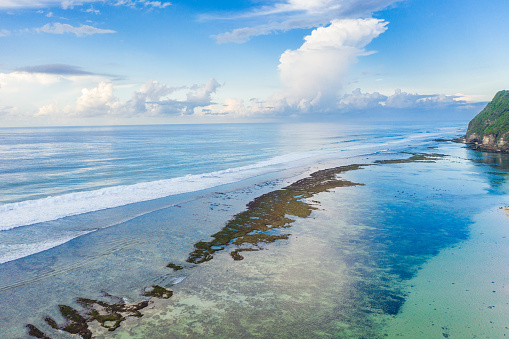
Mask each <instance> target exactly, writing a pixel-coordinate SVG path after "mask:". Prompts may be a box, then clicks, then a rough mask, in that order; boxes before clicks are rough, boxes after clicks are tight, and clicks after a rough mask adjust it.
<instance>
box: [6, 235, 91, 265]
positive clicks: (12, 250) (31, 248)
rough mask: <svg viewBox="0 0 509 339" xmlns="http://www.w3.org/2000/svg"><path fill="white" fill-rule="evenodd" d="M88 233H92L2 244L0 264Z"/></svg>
mask: <svg viewBox="0 0 509 339" xmlns="http://www.w3.org/2000/svg"><path fill="white" fill-rule="evenodd" d="M90 232H93V231H82V232H73V233H72V234H69V233H68V234H67V235H63V236H60V237H58V239H52V240H50V241H44V242H38V243H31V244H12V245H10V244H2V245H0V264H3V263H6V262H8V261H13V260H16V259H19V258H24V257H26V256H29V255H32V254H35V253H39V252H42V251H46V250H49V249H50V248H53V247H57V246H59V245H62V244H64V243H66V242H68V241H71V240H72V239H74V238H77V237H80V236H82V235H85V234H88V233H90Z"/></svg>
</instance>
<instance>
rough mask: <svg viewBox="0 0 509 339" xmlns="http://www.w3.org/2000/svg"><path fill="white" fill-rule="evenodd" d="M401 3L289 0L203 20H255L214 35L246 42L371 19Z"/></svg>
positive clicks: (388, 0) (387, 0)
mask: <svg viewBox="0 0 509 339" xmlns="http://www.w3.org/2000/svg"><path fill="white" fill-rule="evenodd" d="M399 1H401V0H369V1H366V0H288V1H285V2H278V3H276V4H274V5H272V6H263V7H261V8H258V9H254V10H252V11H250V12H247V13H242V14H238V15H233V16H231V15H230V16H228V17H218V16H215V17H214V16H203V17H202V18H203V19H212V20H221V19H229V20H232V19H238V20H239V21H241V22H245V21H246V20H249V22H253V21H254V23H253V24H252V25H249V26H246V27H241V28H237V29H234V30H233V31H231V32H225V33H222V34H218V35H215V36H213V37H214V38H215V39H216V40H217V42H218V43H226V42H236V43H242V42H246V41H248V40H249V39H250V38H251V37H253V36H259V35H267V34H271V33H273V32H278V31H288V30H292V29H297V28H313V27H320V26H323V25H327V24H328V23H329V22H330V21H332V20H334V19H346V18H359V17H367V16H370V15H371V14H372V13H373V12H376V11H378V10H381V9H383V8H386V7H388V6H390V5H391V4H394V3H396V2H399ZM267 22H268V23H267Z"/></svg>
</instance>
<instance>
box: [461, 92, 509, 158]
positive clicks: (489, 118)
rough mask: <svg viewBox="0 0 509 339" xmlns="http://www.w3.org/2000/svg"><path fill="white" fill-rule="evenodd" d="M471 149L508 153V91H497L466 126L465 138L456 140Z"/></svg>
mask: <svg viewBox="0 0 509 339" xmlns="http://www.w3.org/2000/svg"><path fill="white" fill-rule="evenodd" d="M458 141H460V142H464V143H467V144H469V145H470V147H471V148H472V149H476V150H481V151H488V152H509V91H507V90H504V91H499V92H498V93H497V94H495V97H493V100H491V101H490V102H489V103H488V104H487V105H486V107H484V109H483V110H482V111H481V112H480V113H479V114H477V115H476V116H475V117H474V118H473V119H472V120H471V121H470V123H469V124H468V129H467V133H466V134H465V136H463V137H461V138H459V139H458Z"/></svg>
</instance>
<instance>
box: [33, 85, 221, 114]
mask: <svg viewBox="0 0 509 339" xmlns="http://www.w3.org/2000/svg"><path fill="white" fill-rule="evenodd" d="M219 87H220V84H219V83H218V82H217V81H216V80H215V79H210V80H209V81H208V82H207V83H206V84H204V85H201V86H197V85H195V86H192V87H185V86H184V87H168V86H167V85H165V84H160V83H159V82H157V81H148V82H146V83H145V84H143V85H142V86H141V87H140V89H139V90H138V91H135V92H133V93H132V95H131V99H129V100H126V101H121V100H120V99H119V98H118V97H117V96H115V94H114V91H115V88H114V86H113V84H112V83H108V82H100V83H99V84H98V85H97V86H96V87H93V88H84V89H82V91H81V95H80V96H79V97H78V98H77V99H76V102H75V104H74V105H67V106H65V107H64V108H61V107H60V106H59V104H58V103H52V104H46V105H42V106H41V107H40V108H39V109H38V111H37V113H36V116H46V117H50V116H51V117H55V116H65V117H82V118H90V117H112V116H113V117H119V118H129V117H140V116H168V115H192V114H194V113H195V111H200V108H203V107H206V106H209V105H211V104H213V102H212V98H211V96H212V94H213V93H215V92H216V91H217V89H218V88H219ZM182 90H185V91H187V93H186V98H187V99H185V100H177V99H173V98H171V97H170V96H171V95H172V94H174V93H175V92H178V91H182Z"/></svg>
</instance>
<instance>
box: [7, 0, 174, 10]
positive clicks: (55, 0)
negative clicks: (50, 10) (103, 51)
mask: <svg viewBox="0 0 509 339" xmlns="http://www.w3.org/2000/svg"><path fill="white" fill-rule="evenodd" d="M95 2H99V3H102V4H103V3H107V4H108V3H109V4H111V5H117V6H128V7H137V6H138V7H140V6H144V7H151V8H166V7H168V6H171V3H170V2H167V1H164V2H163V1H148V0H0V9H7V8H12V9H17V8H41V7H44V8H47V7H62V8H63V9H72V8H74V7H76V6H83V5H84V4H87V3H95ZM94 12H95V13H97V12H96V10H94Z"/></svg>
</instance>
